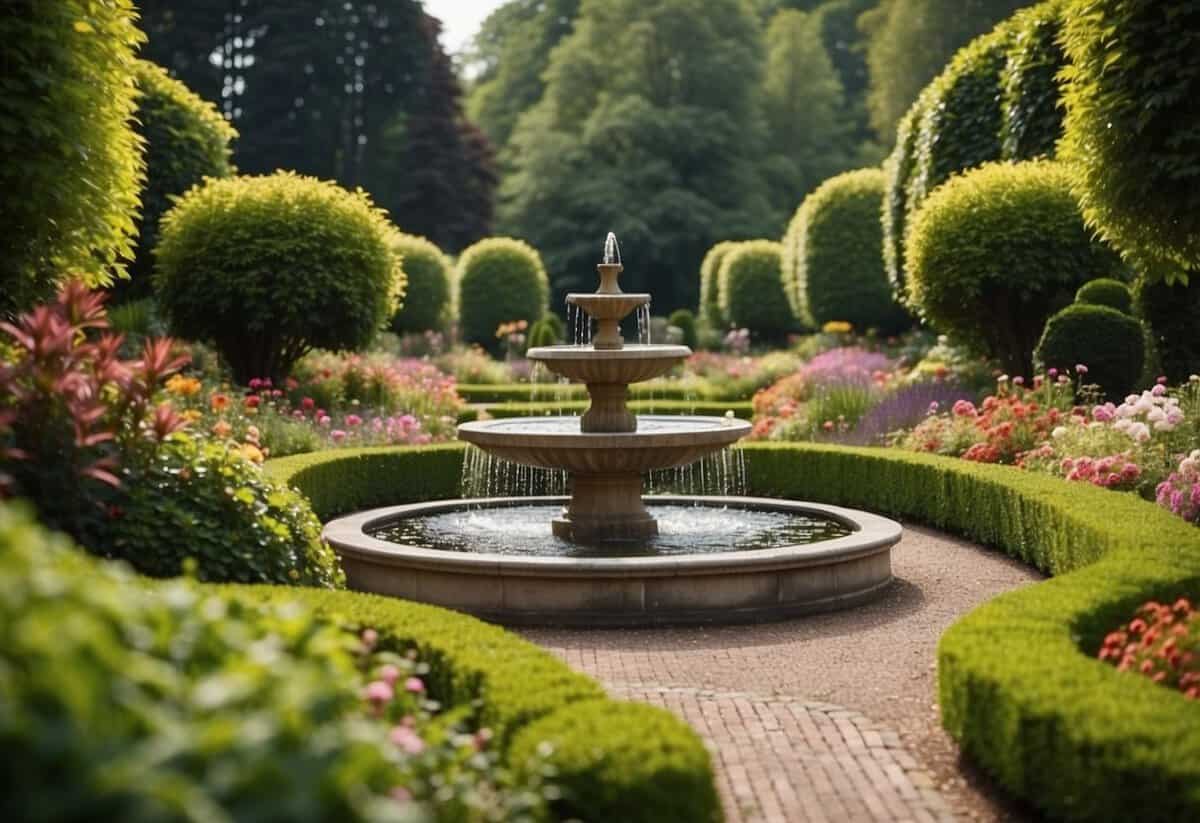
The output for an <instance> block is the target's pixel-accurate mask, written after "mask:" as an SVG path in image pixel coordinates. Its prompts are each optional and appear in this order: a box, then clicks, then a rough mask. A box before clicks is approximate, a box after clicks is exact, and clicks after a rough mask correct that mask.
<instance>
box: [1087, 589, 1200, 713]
mask: <svg viewBox="0 0 1200 823" xmlns="http://www.w3.org/2000/svg"><path fill="white" fill-rule="evenodd" d="M1097 656H1098V657H1099V658H1100V659H1101V660H1107V661H1108V662H1110V663H1112V664H1113V665H1114V666H1116V667H1117V670H1118V671H1123V672H1133V673H1135V674H1140V675H1143V676H1144V677H1149V678H1150V679H1151V680H1153V681H1154V682H1155V683H1158V684H1160V685H1163V686H1166V687H1168V688H1173V689H1178V690H1179V691H1181V692H1183V696H1184V697H1186V698H1188V699H1190V700H1200V612H1198V611H1196V610H1195V609H1194V608H1192V604H1191V601H1189V600H1188V599H1187V598H1186V597H1180V598H1179V599H1178V600H1176V601H1175V602H1174V603H1171V604H1169V605H1168V604H1166V603H1157V602H1155V601H1153V600H1151V601H1150V602H1148V603H1145V604H1143V605H1142V607H1141V608H1140V609H1138V610H1137V614H1136V616H1135V617H1134V618H1133V620H1131V621H1129V625H1128V626H1125V627H1123V628H1120V629H1117V630H1116V631H1114V632H1110V633H1109V634H1108V635H1107V636H1106V637H1105V638H1104V645H1103V646H1101V647H1100V652H1099V654H1098V655H1097Z"/></svg>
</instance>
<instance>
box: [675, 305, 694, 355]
mask: <svg viewBox="0 0 1200 823" xmlns="http://www.w3.org/2000/svg"><path fill="white" fill-rule="evenodd" d="M667 324H668V325H671V326H674V327H675V328H677V329H679V330H680V331H681V332H683V345H685V346H687V347H688V348H690V349H692V350H693V351H694V350H695V349H697V348H699V347H700V340H699V338H698V337H697V335H696V315H694V314H692V313H691V312H690V311H688V310H687V309H676V310H675V311H673V312H671V314H670V316H668V317H667Z"/></svg>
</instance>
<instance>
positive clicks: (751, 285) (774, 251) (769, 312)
mask: <svg viewBox="0 0 1200 823" xmlns="http://www.w3.org/2000/svg"><path fill="white" fill-rule="evenodd" d="M782 253H783V247H782V245H781V244H779V243H775V242H772V241H770V240H751V241H749V242H746V243H742V244H741V245H739V246H738V247H737V248H736V249H734V250H733V251H731V252H730V253H729V254H727V255H726V256H725V258H724V260H723V261H722V262H721V270H720V272H719V273H718V275H717V279H718V282H719V288H720V301H721V313H722V314H723V315H724V316H725V317H726V318H727V319H728V320H729V322H730V323H731V324H733V325H734V326H737V327H738V328H746V329H749V330H750V332H751V333H752V334H754V335H755V336H756V337H760V338H765V339H779V338H781V337H783V336H784V335H785V334H786V333H787V332H789V331H791V330H792V328H793V327H794V326H795V324H796V318H795V316H794V315H793V314H792V310H791V307H790V304H789V303H788V299H787V292H786V291H785V290H784V287H783V266H782Z"/></svg>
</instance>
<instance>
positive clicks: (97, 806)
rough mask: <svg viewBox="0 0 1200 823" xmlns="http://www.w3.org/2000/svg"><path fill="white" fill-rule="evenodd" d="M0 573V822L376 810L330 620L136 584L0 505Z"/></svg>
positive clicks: (335, 815)
mask: <svg viewBox="0 0 1200 823" xmlns="http://www.w3.org/2000/svg"><path fill="white" fill-rule="evenodd" d="M186 538H187V535H182V534H176V535H174V536H173V539H175V540H176V541H179V540H184V539H186ZM0 579H3V580H4V597H0V637H2V638H3V642H2V643H0V685H2V688H3V694H4V706H5V711H3V712H0V757H3V758H4V762H5V763H6V764H7V765H6V769H7V771H8V776H9V778H11V779H19V780H20V786H21V790H20V791H14V792H9V793H8V795H7V796H6V797H5V799H4V803H3V807H4V810H5V813H6V815H5V816H6V819H9V820H185V819H194V818H195V816H196V814H197V813H198V811H199V810H204V811H203V813H202V814H201V816H202V817H206V818H211V819H221V820H252V819H287V820H289V821H297V823H306V822H307V821H327V820H341V821H365V820H378V819H379V817H378V814H372V813H371V812H370V811H369V810H370V809H374V810H377V809H378V808H380V807H382V806H381V804H384V803H394V801H392V800H390V799H389V798H388V797H387V793H388V792H389V791H390V790H391V789H392V787H394V786H395V785H397V783H398V782H399V781H400V780H401V779H402V776H401V772H400V770H399V768H398V765H397V763H396V759H395V758H394V757H392V756H390V755H389V749H388V747H389V744H388V742H387V733H388V727H387V725H385V724H383V723H370V722H364V716H363V715H364V709H363V702H362V697H361V695H360V693H359V690H360V689H361V684H362V675H361V674H360V673H359V672H358V670H357V668H356V664H357V662H358V659H357V657H356V655H355V654H354V648H355V646H356V645H357V644H356V643H354V641H353V638H352V637H351V636H350V635H349V634H348V632H346V631H345V630H344V629H342V628H341V627H339V626H335V625H328V624H327V623H324V622H322V621H320V620H319V619H318V618H316V617H314V616H313V615H312V614H310V613H308V612H306V611H305V610H301V609H297V608H295V607H291V606H271V607H263V608H261V609H259V608H254V607H252V606H248V605H246V604H245V603H243V602H239V601H237V600H234V599H232V598H230V597H228V596H226V595H222V594H218V593H215V592H213V591H212V590H206V589H204V588H201V587H198V586H195V585H191V584H188V583H183V582H176V583H168V584H157V585H148V584H147V583H146V581H145V580H141V579H138V578H135V577H134V575H132V574H130V573H128V572H127V571H125V570H123V569H122V568H121V567H120V566H119V565H118V564H114V563H104V562H101V561H97V560H95V559H94V558H89V557H87V556H86V555H84V554H82V553H80V552H77V551H74V550H73V549H72V548H71V547H70V544H69V543H68V541H66V540H65V539H63V538H61V537H59V536H53V535H50V534H49V533H47V532H45V531H44V530H42V529H41V528H39V527H38V526H36V525H35V524H34V523H33V522H32V520H31V519H29V518H27V517H25V516H24V515H22V514H21V513H19V511H14V509H13V507H12V506H11V505H9V506H5V505H3V504H0ZM235 717H236V718H241V719H243V720H246V721H247V722H244V723H243V722H241V721H238V720H235V719H234V718H235ZM281 798H286V802H283V803H280V799H281ZM372 804H374V805H372ZM267 808H270V809H271V810H272V811H271V812H264V810H265V809H267Z"/></svg>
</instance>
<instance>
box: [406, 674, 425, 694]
mask: <svg viewBox="0 0 1200 823" xmlns="http://www.w3.org/2000/svg"><path fill="white" fill-rule="evenodd" d="M404 690H405V691H409V692H413V693H414V694H420V693H421V692H423V691H425V684H424V683H423V682H422V681H421V678H419V677H410V678H408V679H407V680H405V681H404Z"/></svg>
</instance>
